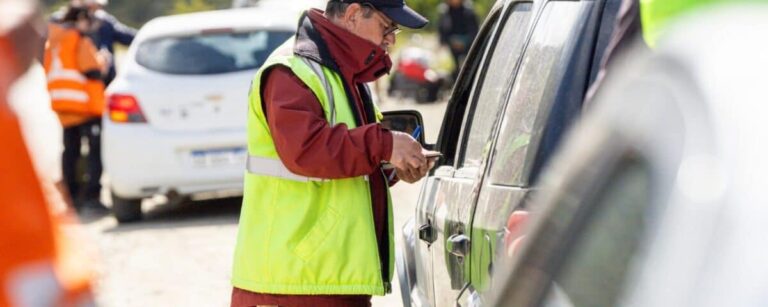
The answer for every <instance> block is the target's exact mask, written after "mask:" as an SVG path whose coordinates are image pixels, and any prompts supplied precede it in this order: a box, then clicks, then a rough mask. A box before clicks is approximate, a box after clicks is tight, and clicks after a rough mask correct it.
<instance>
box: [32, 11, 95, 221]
mask: <svg viewBox="0 0 768 307" xmlns="http://www.w3.org/2000/svg"><path fill="white" fill-rule="evenodd" d="M92 20H93V16H91V15H90V12H89V11H88V9H87V8H85V7H77V6H71V7H69V9H68V10H67V12H66V13H65V14H64V19H63V20H62V23H61V24H56V23H51V24H50V25H49V28H48V42H47V44H46V48H45V58H44V66H45V71H46V73H47V75H48V90H49V92H50V95H51V105H52V107H53V110H54V111H56V112H57V113H58V115H59V119H60V120H61V124H62V126H63V127H64V155H63V157H62V173H63V176H64V181H65V182H66V184H67V188H68V190H69V194H70V195H71V197H72V198H73V201H74V202H73V204H74V205H75V208H76V209H78V210H79V209H83V207H84V206H87V207H88V208H93V209H96V210H99V211H102V212H104V211H106V210H105V207H103V205H102V204H101V203H100V202H99V201H98V199H99V194H100V191H101V184H100V183H99V180H100V178H101V173H102V166H101V142H100V141H99V140H100V138H99V137H98V135H99V134H100V133H101V131H99V130H100V129H99V127H101V124H100V122H101V114H102V110H103V109H104V83H103V81H102V80H101V79H102V75H103V73H104V72H106V69H107V67H106V63H105V61H104V59H103V57H102V56H101V55H100V54H99V52H98V51H97V50H96V47H95V46H94V44H93V43H92V42H91V40H90V39H89V38H87V37H86V36H85V35H84V33H83V32H85V31H88V30H89V29H90V23H91V22H92ZM83 137H87V138H88V141H89V143H88V145H89V151H88V156H87V160H88V163H87V168H86V170H87V175H88V176H87V178H88V181H87V185H86V186H85V187H81V184H80V180H79V179H78V178H77V170H76V165H77V161H78V160H79V159H80V157H81V155H82V154H81V152H80V142H81V138H83Z"/></svg>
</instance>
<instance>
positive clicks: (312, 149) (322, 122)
mask: <svg viewBox="0 0 768 307" xmlns="http://www.w3.org/2000/svg"><path fill="white" fill-rule="evenodd" d="M294 53H295V54H296V55H299V56H303V57H306V58H309V59H311V60H314V61H316V62H319V63H320V64H322V65H323V66H325V67H328V68H330V69H332V70H335V71H336V72H337V73H339V75H341V77H342V79H343V81H344V86H345V90H346V95H347V97H348V100H349V101H350V106H351V108H352V110H353V112H354V113H355V114H356V115H357V116H356V117H357V118H356V124H357V126H358V127H357V128H354V129H349V127H347V126H346V125H345V124H337V125H336V126H334V127H330V125H329V123H328V121H327V120H326V118H325V114H324V112H323V108H322V105H321V104H320V102H319V101H318V100H317V97H315V95H314V94H313V92H312V91H311V90H310V89H309V88H308V87H307V86H306V85H305V84H304V83H303V82H302V81H301V80H299V78H298V77H296V75H294V74H293V73H292V72H291V70H290V69H288V68H287V67H282V66H277V67H275V68H272V69H270V70H269V71H266V72H264V73H263V74H262V84H263V85H262V93H261V94H262V98H263V99H262V107H263V108H264V110H265V114H266V117H267V122H268V123H269V129H270V132H271V133H272V139H273V140H274V143H275V147H276V149H277V152H278V155H279V156H280V159H281V160H282V162H283V163H284V164H285V165H286V167H288V169H289V170H291V172H293V173H296V174H299V175H303V176H307V177H319V178H349V177H357V176H364V175H368V177H369V184H370V188H371V192H372V193H371V198H372V199H371V203H372V206H373V212H374V224H375V225H376V235H377V239H378V243H379V244H378V246H379V258H380V260H381V263H382V266H383V267H382V269H383V270H382V274H383V276H382V278H383V279H384V280H385V281H389V280H388V278H389V276H388V275H386V274H387V273H386V272H388V271H390V270H392V269H394V268H388V266H389V237H388V229H387V225H388V223H389V221H388V220H387V219H388V213H387V202H388V201H387V186H388V185H389V184H391V183H390V182H388V180H387V178H386V177H387V174H385V173H384V172H383V171H382V169H381V161H388V160H389V158H390V156H391V154H392V134H391V133H390V132H389V131H387V130H386V129H384V128H382V127H381V125H379V124H376V120H375V113H374V109H373V102H372V99H371V94H370V91H369V89H368V87H367V86H366V85H365V83H366V82H371V81H374V80H376V79H377V78H378V77H380V76H382V75H383V74H385V73H388V72H389V69H390V67H391V62H390V59H389V56H388V55H387V54H386V52H385V51H384V50H383V49H382V48H380V47H378V46H376V45H374V44H373V43H371V42H369V41H367V40H365V39H363V38H361V37H358V36H357V35H355V34H353V33H351V32H349V31H347V30H346V29H343V28H341V27H339V26H336V25H335V24H333V23H331V22H330V21H329V20H328V19H326V18H325V17H324V16H323V13H322V12H321V11H319V10H311V11H309V12H308V13H307V14H305V15H304V16H303V17H302V18H301V20H300V23H299V28H298V31H297V34H296V44H295V46H294ZM339 252H343V251H339ZM232 299H233V301H232V303H233V306H235V305H236V304H235V302H240V303H242V304H245V305H248V304H256V303H258V304H260V305H270V304H274V305H277V304H278V302H280V303H281V306H283V305H282V304H284V305H285V306H290V305H296V306H302V305H306V306H309V305H313V304H315V303H319V301H318V302H316V301H315V300H317V299H320V297H317V296H300V295H295V296H280V295H278V296H276V295H266V294H258V293H250V292H247V291H244V290H241V289H235V290H234V292H233V297H232ZM286 299H288V302H289V303H290V302H295V303H296V304H288V303H286ZM323 299H324V300H326V299H329V298H328V297H324V298H323ZM330 299H333V296H331V297H330ZM339 299H340V300H342V301H339V302H338V304H336V305H338V306H344V305H347V304H350V301H349V299H353V300H360V299H362V300H370V297H368V296H347V297H339ZM332 305H333V304H332Z"/></svg>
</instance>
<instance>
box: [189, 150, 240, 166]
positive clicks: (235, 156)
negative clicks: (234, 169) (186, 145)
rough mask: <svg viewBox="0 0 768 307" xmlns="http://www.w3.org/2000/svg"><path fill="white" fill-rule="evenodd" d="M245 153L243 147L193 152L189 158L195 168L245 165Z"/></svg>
mask: <svg viewBox="0 0 768 307" xmlns="http://www.w3.org/2000/svg"><path fill="white" fill-rule="evenodd" d="M247 152H248V151H247V150H246V149H245V147H232V148H216V149H202V150H193V151H191V152H190V156H191V161H192V165H194V166H196V167H212V166H227V165H236V164H239V165H245V158H246V155H247Z"/></svg>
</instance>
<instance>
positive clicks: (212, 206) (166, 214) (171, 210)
mask: <svg viewBox="0 0 768 307" xmlns="http://www.w3.org/2000/svg"><path fill="white" fill-rule="evenodd" d="M241 204H242V197H233V198H223V199H212V200H202V201H191V200H184V201H180V202H175V203H164V204H155V203H152V202H151V201H145V202H144V204H143V207H144V219H142V220H140V221H136V222H132V223H125V224H118V223H117V221H116V220H115V218H114V217H113V216H112V215H111V214H107V215H103V214H102V215H100V216H93V215H88V214H85V215H81V216H80V220H81V222H82V223H83V224H86V225H88V224H92V223H109V226H107V227H105V228H104V230H103V232H104V233H119V232H130V231H138V230H151V229H167V228H181V227H198V226H215V225H232V224H237V222H238V218H239V216H240V206H241Z"/></svg>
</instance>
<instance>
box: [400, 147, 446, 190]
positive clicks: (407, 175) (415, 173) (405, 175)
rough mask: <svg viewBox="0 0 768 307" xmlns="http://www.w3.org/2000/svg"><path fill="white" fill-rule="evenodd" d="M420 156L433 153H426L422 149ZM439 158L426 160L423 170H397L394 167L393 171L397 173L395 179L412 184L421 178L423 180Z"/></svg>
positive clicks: (426, 151)
mask: <svg viewBox="0 0 768 307" xmlns="http://www.w3.org/2000/svg"><path fill="white" fill-rule="evenodd" d="M421 152H422V154H424V155H426V154H428V153H433V152H432V151H428V150H426V149H422V151H421ZM438 158H439V157H433V158H427V164H426V167H424V168H418V169H399V168H397V167H395V171H396V172H397V177H398V178H400V180H402V181H405V182H407V183H414V182H416V181H419V180H420V179H421V178H424V176H426V175H427V173H428V172H429V170H431V169H432V167H434V166H435V162H437V159H438Z"/></svg>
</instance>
